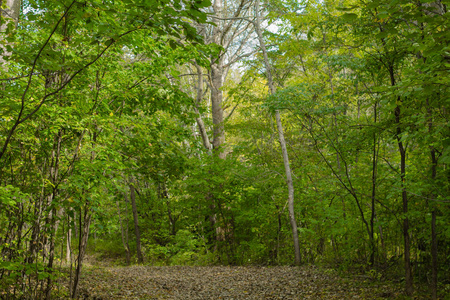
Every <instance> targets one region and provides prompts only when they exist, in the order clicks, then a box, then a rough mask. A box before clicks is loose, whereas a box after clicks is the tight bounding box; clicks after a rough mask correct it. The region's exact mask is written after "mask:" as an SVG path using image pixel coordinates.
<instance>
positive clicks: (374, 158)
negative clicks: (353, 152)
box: [370, 103, 378, 266]
mask: <svg viewBox="0 0 450 300" xmlns="http://www.w3.org/2000/svg"><path fill="white" fill-rule="evenodd" d="M373 109H374V123H375V124H376V123H377V104H376V103H375V105H374V107H373ZM377 162H378V150H377V136H376V133H374V134H373V147H372V197H371V198H372V199H371V201H372V203H371V210H372V213H371V216H370V265H371V266H374V265H375V252H376V245H375V238H374V235H375V227H374V222H375V217H376V213H375V196H376V187H377Z"/></svg>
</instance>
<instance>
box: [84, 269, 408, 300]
mask: <svg viewBox="0 0 450 300" xmlns="http://www.w3.org/2000/svg"><path fill="white" fill-rule="evenodd" d="M332 273H333V272H327V271H322V270H320V269H318V268H316V267H313V266H303V267H288V266H283V267H224V266H209V267H187V266H186V267H181V266H172V267H151V266H131V267H87V268H85V269H84V272H83V277H82V281H81V285H80V298H82V299H228V300H231V299H383V298H396V296H398V295H399V294H400V291H399V287H394V286H392V285H388V284H386V285H383V286H382V285H375V284H369V283H368V282H362V280H344V279H342V278H339V277H338V276H335V275H333V274H332Z"/></svg>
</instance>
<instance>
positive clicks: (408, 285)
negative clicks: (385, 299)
mask: <svg viewBox="0 0 450 300" xmlns="http://www.w3.org/2000/svg"><path fill="white" fill-rule="evenodd" d="M399 101H400V100H399ZM395 120H396V123H397V132H396V135H397V141H398V150H399V152H400V177H401V187H402V203H403V213H404V219H403V239H404V256H405V257H404V259H405V290H406V294H407V295H408V296H411V295H412V294H413V292H414V288H413V276H412V267H411V251H410V249H411V241H410V237H409V218H408V195H407V191H406V149H405V146H404V145H403V142H402V140H401V134H402V132H401V128H400V106H397V107H396V108H395Z"/></svg>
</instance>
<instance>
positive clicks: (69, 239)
mask: <svg viewBox="0 0 450 300" xmlns="http://www.w3.org/2000/svg"><path fill="white" fill-rule="evenodd" d="M68 220H69V222H68V229H67V238H66V263H67V264H70V263H71V261H72V260H71V257H72V251H71V248H70V244H71V242H72V228H71V227H70V218H69V219H68Z"/></svg>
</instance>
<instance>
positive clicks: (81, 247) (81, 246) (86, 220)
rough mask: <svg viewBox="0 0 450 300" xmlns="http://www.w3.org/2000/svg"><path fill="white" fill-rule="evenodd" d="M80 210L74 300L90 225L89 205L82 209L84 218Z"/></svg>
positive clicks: (73, 289)
mask: <svg viewBox="0 0 450 300" xmlns="http://www.w3.org/2000/svg"><path fill="white" fill-rule="evenodd" d="M81 215H82V214H81V209H80V219H79V226H80V228H79V231H80V237H79V241H78V257H77V267H76V270H75V277H74V280H73V288H72V298H73V299H76V298H77V296H78V283H79V280H80V275H81V268H82V267H83V259H84V255H85V254H86V247H87V243H88V238H89V227H90V225H91V217H92V215H91V212H90V209H89V205H88V204H87V203H86V206H85V209H84V217H83V218H82V217H81ZM81 224H83V228H82V227H81Z"/></svg>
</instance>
